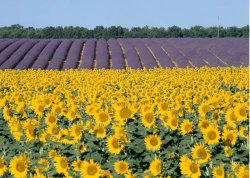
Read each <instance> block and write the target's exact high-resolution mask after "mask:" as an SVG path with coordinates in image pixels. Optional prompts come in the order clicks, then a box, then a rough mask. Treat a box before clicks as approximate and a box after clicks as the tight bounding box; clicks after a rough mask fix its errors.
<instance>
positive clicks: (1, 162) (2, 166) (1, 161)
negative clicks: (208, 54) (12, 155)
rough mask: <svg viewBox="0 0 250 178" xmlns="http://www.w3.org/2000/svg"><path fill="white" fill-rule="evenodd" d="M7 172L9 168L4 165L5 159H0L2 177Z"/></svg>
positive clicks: (0, 174)
mask: <svg viewBox="0 0 250 178" xmlns="http://www.w3.org/2000/svg"><path fill="white" fill-rule="evenodd" d="M6 171H7V166H6V165H5V163H4V157H3V156H2V157H0V176H3V175H4V173H5V172H6Z"/></svg>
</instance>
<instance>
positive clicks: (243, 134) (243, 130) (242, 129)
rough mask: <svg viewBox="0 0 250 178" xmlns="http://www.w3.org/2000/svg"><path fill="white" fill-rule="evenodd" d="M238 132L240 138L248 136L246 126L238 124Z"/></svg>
mask: <svg viewBox="0 0 250 178" xmlns="http://www.w3.org/2000/svg"><path fill="white" fill-rule="evenodd" d="M238 133H239V136H240V137H242V138H248V137H249V133H248V130H247V127H243V126H239V131H238Z"/></svg>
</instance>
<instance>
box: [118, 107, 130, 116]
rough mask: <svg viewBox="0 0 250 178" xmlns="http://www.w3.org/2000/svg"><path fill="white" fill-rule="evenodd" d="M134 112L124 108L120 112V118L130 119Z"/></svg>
mask: <svg viewBox="0 0 250 178" xmlns="http://www.w3.org/2000/svg"><path fill="white" fill-rule="evenodd" d="M131 114H132V112H131V111H130V109H128V108H122V109H121V110H120V116H121V118H123V119H126V118H129V117H130V116H131Z"/></svg>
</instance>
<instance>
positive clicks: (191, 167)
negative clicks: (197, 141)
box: [180, 155, 201, 177]
mask: <svg viewBox="0 0 250 178" xmlns="http://www.w3.org/2000/svg"><path fill="white" fill-rule="evenodd" d="M180 169H181V174H182V175H187V176H189V177H200V176H201V171H200V165H199V164H198V163H197V162H196V161H192V160H191V159H189V158H188V157H187V156H186V155H183V156H181V158H180Z"/></svg>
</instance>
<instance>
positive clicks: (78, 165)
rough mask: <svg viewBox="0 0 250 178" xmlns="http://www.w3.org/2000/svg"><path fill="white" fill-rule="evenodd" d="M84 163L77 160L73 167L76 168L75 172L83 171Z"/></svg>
mask: <svg viewBox="0 0 250 178" xmlns="http://www.w3.org/2000/svg"><path fill="white" fill-rule="evenodd" d="M82 163H83V162H82V161H81V160H76V161H74V162H73V163H72V165H73V167H74V170H75V171H81V169H82Z"/></svg>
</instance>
